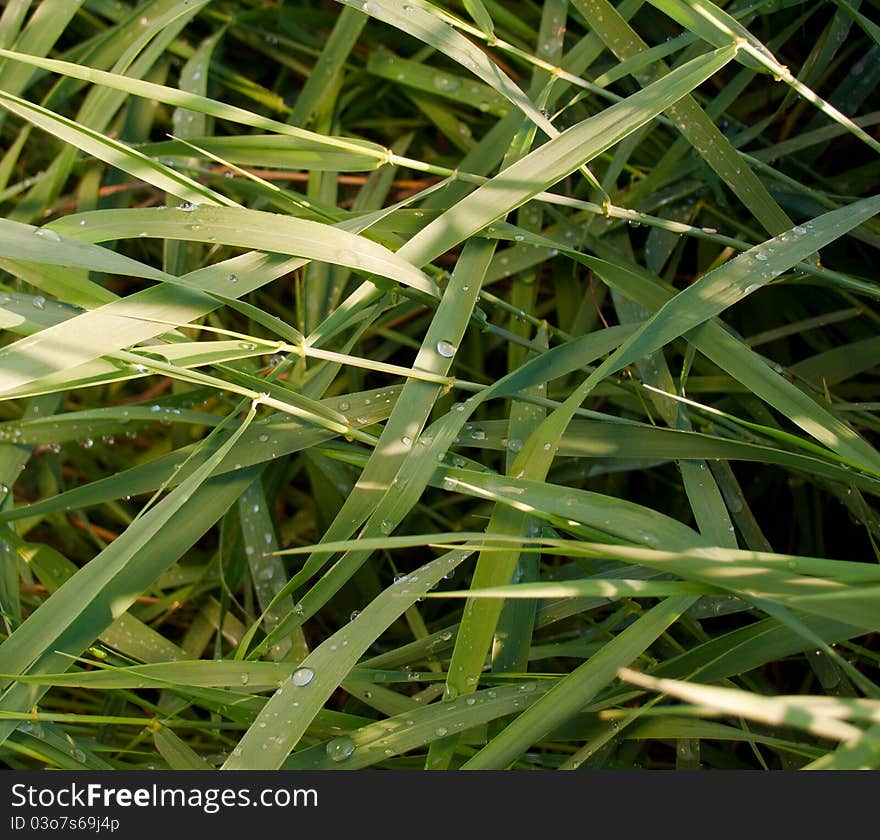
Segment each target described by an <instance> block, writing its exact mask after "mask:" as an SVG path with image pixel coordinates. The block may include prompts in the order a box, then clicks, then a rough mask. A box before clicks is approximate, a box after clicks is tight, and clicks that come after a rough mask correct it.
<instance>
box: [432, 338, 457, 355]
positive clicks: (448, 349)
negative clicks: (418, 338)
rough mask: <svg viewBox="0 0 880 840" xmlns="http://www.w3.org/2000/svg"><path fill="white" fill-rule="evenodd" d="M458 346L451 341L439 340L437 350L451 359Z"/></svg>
mask: <svg viewBox="0 0 880 840" xmlns="http://www.w3.org/2000/svg"><path fill="white" fill-rule="evenodd" d="M457 349H458V348H457V347H456V346H455V345H454V344H453V343H452V342H450V341H446V340H441V341H438V342H437V352H438V353H439V354H440V355H441V356H443V358H444V359H451V358H452V357H453V356H454V355H455V351H456V350H457Z"/></svg>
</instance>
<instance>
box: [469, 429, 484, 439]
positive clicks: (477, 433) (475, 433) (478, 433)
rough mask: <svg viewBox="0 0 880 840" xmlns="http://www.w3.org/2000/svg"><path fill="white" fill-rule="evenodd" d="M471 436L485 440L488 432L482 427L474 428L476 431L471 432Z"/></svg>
mask: <svg viewBox="0 0 880 840" xmlns="http://www.w3.org/2000/svg"><path fill="white" fill-rule="evenodd" d="M471 437H472V438H473V439H474V440H485V439H486V433H485V432H484V431H483V430H482V429H474V431H473V432H471Z"/></svg>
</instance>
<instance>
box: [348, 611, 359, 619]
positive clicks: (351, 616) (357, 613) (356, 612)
mask: <svg viewBox="0 0 880 840" xmlns="http://www.w3.org/2000/svg"><path fill="white" fill-rule="evenodd" d="M360 614H361V611H360V610H355V611H354V612H353V613H352V614H351V615H350V616H349V617H348V620H349V621H354V620H355V619H356V618H357V617H358V616H359V615H360Z"/></svg>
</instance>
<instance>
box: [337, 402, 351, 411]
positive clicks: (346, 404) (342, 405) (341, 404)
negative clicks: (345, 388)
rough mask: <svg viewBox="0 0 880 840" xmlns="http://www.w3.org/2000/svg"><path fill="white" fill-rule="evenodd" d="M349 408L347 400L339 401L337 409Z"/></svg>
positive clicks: (345, 409) (346, 409) (344, 409)
mask: <svg viewBox="0 0 880 840" xmlns="http://www.w3.org/2000/svg"><path fill="white" fill-rule="evenodd" d="M350 408H351V406H350V405H349V404H348V403H347V402H341V403H339V410H340V411H348V410H349V409H350Z"/></svg>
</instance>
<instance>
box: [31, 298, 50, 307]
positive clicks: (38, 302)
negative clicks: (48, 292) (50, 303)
mask: <svg viewBox="0 0 880 840" xmlns="http://www.w3.org/2000/svg"><path fill="white" fill-rule="evenodd" d="M31 303H32V304H33V307H34V309H45V308H46V298H44V297H43V296H42V295H37V297H35V298H34V299H33V300H32V301H31Z"/></svg>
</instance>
